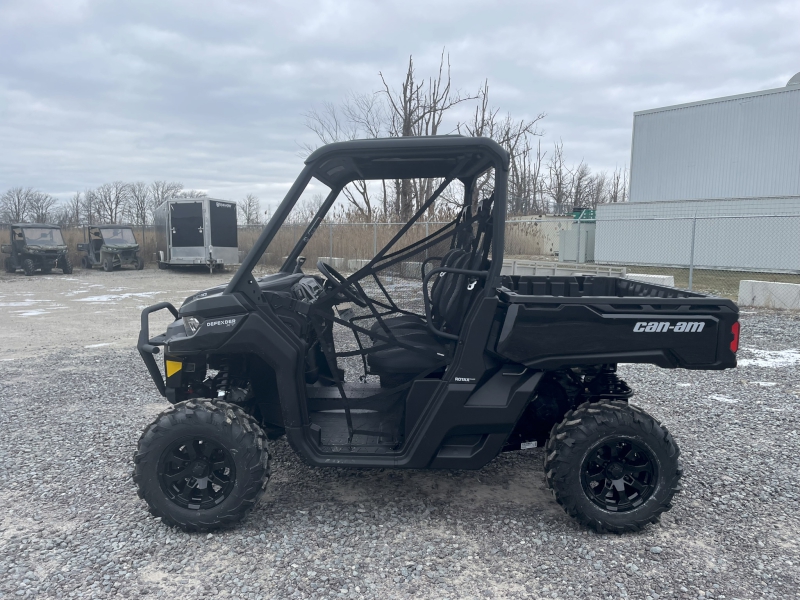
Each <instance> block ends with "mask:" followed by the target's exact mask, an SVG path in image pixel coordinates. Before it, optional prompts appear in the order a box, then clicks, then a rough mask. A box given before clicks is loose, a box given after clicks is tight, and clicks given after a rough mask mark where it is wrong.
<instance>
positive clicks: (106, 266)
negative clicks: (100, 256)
mask: <svg viewBox="0 0 800 600" xmlns="http://www.w3.org/2000/svg"><path fill="white" fill-rule="evenodd" d="M113 270H114V259H113V258H111V257H108V258H106V259H105V260H103V271H105V272H106V273H110V272H111V271H113Z"/></svg>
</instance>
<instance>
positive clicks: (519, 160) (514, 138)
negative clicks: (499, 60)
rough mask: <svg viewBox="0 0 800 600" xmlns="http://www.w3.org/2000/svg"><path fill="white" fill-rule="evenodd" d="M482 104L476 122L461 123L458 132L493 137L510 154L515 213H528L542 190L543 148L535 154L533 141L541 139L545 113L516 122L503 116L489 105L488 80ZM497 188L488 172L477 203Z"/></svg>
mask: <svg viewBox="0 0 800 600" xmlns="http://www.w3.org/2000/svg"><path fill="white" fill-rule="evenodd" d="M478 97H479V99H480V103H479V104H478V106H477V107H476V108H475V113H474V114H473V117H472V120H471V121H468V122H465V123H459V125H458V132H459V133H465V134H466V135H469V136H482V137H489V138H492V139H493V140H494V141H496V142H497V143H498V144H500V145H501V146H503V148H504V149H505V150H506V151H507V152H508V154H509V157H510V159H511V163H510V165H509V182H508V196H509V199H510V203H509V212H510V213H511V214H526V213H527V212H528V211H529V210H531V208H532V206H533V205H536V204H537V203H538V202H537V196H538V194H539V192H540V191H541V187H542V186H541V181H540V179H541V165H542V161H543V159H544V155H543V154H542V152H541V145H540V144H537V150H536V154H534V153H533V148H532V145H531V139H532V138H533V137H536V136H541V135H542V132H541V131H540V130H539V121H541V120H542V119H544V117H545V114H544V113H539V114H538V115H537V116H536V117H534V118H533V119H531V120H525V119H520V120H519V121H517V120H515V119H513V118H512V117H511V115H505V116H502V117H501V116H500V109H498V108H493V107H491V106H490V104H489V81H488V80H486V81H484V84H483V87H482V88H481V89H480V91H479V93H478ZM493 187H494V174H493V173H488V174H487V175H485V176H483V177H481V179H480V180H478V182H477V183H476V186H475V189H474V191H473V202H477V201H478V199H479V198H480V197H481V196H486V195H488V194H489V193H491V192H490V191H489V190H491V189H492V188H493Z"/></svg>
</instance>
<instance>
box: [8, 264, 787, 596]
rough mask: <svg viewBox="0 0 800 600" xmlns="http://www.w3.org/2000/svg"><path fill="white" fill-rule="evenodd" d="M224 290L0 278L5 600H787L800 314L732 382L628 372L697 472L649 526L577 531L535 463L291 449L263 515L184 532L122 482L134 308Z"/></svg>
mask: <svg viewBox="0 0 800 600" xmlns="http://www.w3.org/2000/svg"><path fill="white" fill-rule="evenodd" d="M225 278H226V276H225V275H219V276H216V275H215V276H213V277H209V276H208V275H205V274H181V275H170V274H168V273H164V272H159V271H144V272H140V273H136V272H124V273H111V274H108V273H98V272H81V271H76V273H75V275H73V276H72V277H59V276H51V277H34V278H24V277H22V276H15V277H2V278H0V331H2V332H3V336H2V337H3V340H4V342H5V343H4V344H3V347H2V348H0V361H2V362H0V367H2V371H0V372H1V373H2V375H0V382H2V387H1V388H0V389H2V394H1V395H0V428H2V429H1V430H0V431H2V434H0V505H2V507H3V510H2V512H0V598H12V597H13V598H17V597H35V598H81V597H83V598H87V597H89V598H108V597H118V596H122V597H129V598H130V597H132V598H135V597H145V598H149V597H161V598H212V597H222V598H340V597H347V598H404V597H409V598H411V597H413V598H572V597H576V598H698V597H705V598H761V597H769V598H788V597H796V594H797V590H798V589H800V568H798V563H800V523H799V520H798V516H797V514H798V509H800V504H799V501H800V469H799V468H798V465H799V463H800V461H799V460H798V455H799V454H800V453H799V452H798V451H800V435H798V430H800V426H799V424H798V414H797V407H798V405H800V377H798V376H799V375H800V316H799V315H796V314H787V313H775V312H767V311H757V312H747V313H746V314H743V316H742V324H743V333H742V341H743V347H744V348H743V350H742V351H741V352H740V359H741V362H742V363H743V365H742V366H741V367H740V368H739V369H738V370H736V371H729V372H716V373H715V372H688V371H666V370H660V369H657V368H655V367H647V366H624V367H622V368H621V371H622V375H623V376H624V377H626V378H627V380H628V381H629V383H630V384H631V385H632V386H633V387H634V389H636V390H637V392H638V393H637V395H636V397H635V398H634V403H636V404H638V405H639V406H641V407H643V408H644V409H645V410H647V411H649V412H651V413H652V414H653V415H655V416H656V417H657V418H659V419H662V420H663V421H664V422H665V423H666V425H667V426H668V427H669V429H670V430H671V431H672V433H673V434H674V436H675V438H676V440H677V441H678V443H679V444H680V446H681V448H682V450H683V457H684V466H685V468H686V476H685V478H684V488H685V489H684V492H683V494H681V495H680V496H678V498H677V502H676V504H675V507H674V508H673V510H672V511H671V512H669V513H667V514H666V515H665V516H664V518H663V519H662V523H661V524H660V525H657V526H650V527H648V529H647V530H646V531H644V532H643V533H641V534H637V535H626V536H613V535H597V534H595V533H592V532H589V531H586V530H582V529H580V528H579V527H577V526H576V525H575V524H574V523H573V522H572V520H570V519H569V518H568V517H567V516H566V515H565V514H564V513H563V512H562V511H561V509H560V508H559V507H558V506H557V505H556V504H555V503H554V502H553V501H552V500H551V497H550V495H549V493H548V492H547V491H546V490H545V487H544V484H543V481H542V480H543V474H542V454H541V451H540V450H528V451H523V452H517V453H510V454H505V455H502V456H500V457H499V458H497V459H496V460H495V461H493V462H492V463H491V464H490V465H489V466H487V467H486V468H485V469H483V470H481V471H478V472H466V471H465V472H447V471H440V472H422V471H389V470H380V471H359V470H346V469H327V470H324V469H312V468H309V467H307V466H305V465H304V464H302V463H301V462H300V460H299V459H298V458H297V457H296V456H295V455H294V454H293V453H292V452H291V451H290V450H289V448H288V447H287V445H286V443H285V442H284V441H282V440H281V441H278V442H276V443H275V444H274V447H273V451H274V455H275V460H274V463H273V468H274V476H273V479H272V481H271V482H270V488H269V492H268V494H267V496H266V499H265V501H264V502H263V503H262V504H261V505H260V506H259V507H258V509H257V510H256V511H255V512H254V513H253V514H252V515H251V517H250V518H249V519H248V520H247V521H245V522H244V523H243V524H241V525H240V526H239V527H238V528H236V529H234V530H230V531H225V532H218V533H214V534H213V535H208V534H202V535H187V534H184V533H181V532H178V531H176V530H172V529H169V528H167V527H165V526H163V525H162V524H161V523H159V522H158V521H157V520H156V519H154V518H152V517H150V516H149V514H148V512H147V510H146V507H145V505H144V503H143V502H142V501H140V500H139V499H138V498H137V496H136V493H135V490H134V487H133V484H132V482H131V479H130V474H131V470H132V462H131V457H132V455H133V451H134V446H135V444H136V440H137V439H138V436H139V434H140V432H141V430H142V429H143V428H144V427H145V426H146V424H147V423H148V422H150V421H151V420H152V419H153V418H154V417H155V415H156V414H157V413H158V412H159V411H161V410H162V409H163V408H164V407H165V406H166V404H165V402H164V401H163V400H162V399H161V398H160V397H159V396H158V394H157V392H156V390H155V388H154V386H153V385H152V383H151V382H150V381H149V379H148V377H147V374H146V371H145V368H144V366H143V365H142V363H141V360H140V359H139V357H138V354H137V353H136V351H135V350H134V349H133V348H132V346H133V344H134V342H135V334H136V332H137V330H138V313H139V310H140V309H139V307H140V306H142V305H145V304H150V303H152V302H156V301H159V300H162V299H167V300H173V301H175V300H180V299H181V298H183V297H184V296H186V295H187V294H188V293H190V292H191V291H193V290H197V289H202V288H204V287H208V286H210V285H211V284H212V283H213V282H214V281H217V280H219V281H221V280H224V279H225ZM92 286H94V287H92ZM104 296H106V298H103V297H104ZM107 296H116V297H115V298H108V297H107ZM86 298H95V300H85V299H86ZM82 299H83V300H82ZM20 302H26V304H25V305H24V306H20V305H19V304H18V303H20ZM15 303H17V304H15Z"/></svg>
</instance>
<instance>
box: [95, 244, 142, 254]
mask: <svg viewBox="0 0 800 600" xmlns="http://www.w3.org/2000/svg"><path fill="white" fill-rule="evenodd" d="M103 248H104V249H105V250H114V251H115V252H119V251H120V250H138V249H139V244H104V245H103Z"/></svg>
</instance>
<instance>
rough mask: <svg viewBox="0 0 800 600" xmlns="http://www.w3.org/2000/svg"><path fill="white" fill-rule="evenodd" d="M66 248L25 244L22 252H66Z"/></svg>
mask: <svg viewBox="0 0 800 600" xmlns="http://www.w3.org/2000/svg"><path fill="white" fill-rule="evenodd" d="M66 251H67V247H66V246H38V245H36V244H26V245H25V250H23V252H66Z"/></svg>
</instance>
